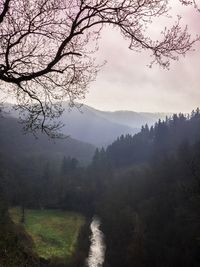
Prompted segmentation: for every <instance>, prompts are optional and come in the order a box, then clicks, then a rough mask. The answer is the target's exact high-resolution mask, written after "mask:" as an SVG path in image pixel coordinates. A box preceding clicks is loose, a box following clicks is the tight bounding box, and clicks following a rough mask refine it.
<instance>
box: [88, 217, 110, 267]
mask: <svg viewBox="0 0 200 267" xmlns="http://www.w3.org/2000/svg"><path fill="white" fill-rule="evenodd" d="M100 225H101V222H100V220H99V219H98V218H97V217H94V218H93V220H92V223H91V225H90V229H91V233H92V234H91V237H90V241H91V245H90V250H89V256H88V259H87V260H86V265H87V266H88V267H102V266H103V263H104V257H105V250H106V246H105V243H104V235H103V233H102V231H101V230H100Z"/></svg>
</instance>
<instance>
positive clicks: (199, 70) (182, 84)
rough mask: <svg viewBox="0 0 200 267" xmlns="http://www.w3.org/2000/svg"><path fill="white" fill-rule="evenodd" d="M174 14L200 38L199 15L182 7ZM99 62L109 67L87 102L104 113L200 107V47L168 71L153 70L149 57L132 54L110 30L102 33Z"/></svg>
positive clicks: (175, 9) (124, 42)
mask: <svg viewBox="0 0 200 267" xmlns="http://www.w3.org/2000/svg"><path fill="white" fill-rule="evenodd" d="M174 1H175V0H174ZM173 3H174V2H173ZM173 13H174V14H178V13H181V14H182V16H183V19H182V21H183V23H185V24H188V26H189V30H190V32H191V33H192V34H194V36H195V35H196V34H198V33H199V34H200V29H199V22H200V13H199V14H198V13H197V12H195V11H194V9H192V8H190V7H187V8H186V7H184V8H183V7H182V6H181V5H180V4H176V5H175V8H173ZM174 18H175V17H174ZM171 22H172V19H169V20H167V22H166V20H165V22H162V23H163V25H164V24H165V25H166V23H168V24H170V23H171ZM160 24H161V23H160V21H159V22H158V24H157V25H160ZM168 24H167V25H168ZM167 25H166V26H167ZM154 27H155V28H154V30H155V31H158V30H159V31H160V29H159V27H158V26H154ZM98 59H99V60H100V61H103V60H107V64H106V65H105V66H104V67H103V69H102V70H101V71H100V72H99V74H98V77H97V79H96V81H95V82H93V83H92V84H91V86H90V88H89V93H88V94H87V95H86V99H85V101H84V103H86V104H88V105H91V106H93V107H95V108H97V109H101V110H134V111H150V112H180V111H181V112H190V111H191V110H192V109H194V108H196V107H197V106H200V43H199V44H198V45H197V46H196V51H195V52H190V53H189V54H188V55H187V56H186V57H185V58H183V57H182V58H180V60H179V61H178V62H171V67H170V70H169V71H168V70H163V69H161V68H160V67H158V66H156V65H154V66H153V68H151V69H150V68H148V67H147V65H148V64H149V63H150V61H151V58H150V57H149V55H148V54H147V53H146V52H145V53H144V52H143V53H139V54H137V53H136V52H133V51H130V50H129V49H128V43H127V42H126V41H125V40H123V38H122V37H121V36H120V34H119V33H118V32H117V31H114V30H113V29H110V28H109V29H105V30H104V32H103V35H102V39H101V41H100V50H99V52H98Z"/></svg>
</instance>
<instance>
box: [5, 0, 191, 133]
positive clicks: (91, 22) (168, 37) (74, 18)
mask: <svg viewBox="0 0 200 267" xmlns="http://www.w3.org/2000/svg"><path fill="white" fill-rule="evenodd" d="M167 11H168V0H121V1H119V0H0V80H1V88H3V89H4V90H7V91H6V92H10V93H12V94H14V95H15V97H16V99H17V103H18V104H17V107H18V108H20V110H22V111H23V113H22V114H24V117H22V119H23V120H25V122H26V127H27V129H30V130H31V131H33V132H34V131H36V130H38V129H41V130H42V131H45V132H46V133H47V134H51V133H53V132H54V130H55V129H57V128H58V127H59V124H54V119H55V118H57V117H59V116H60V114H61V113H62V104H61V103H62V100H63V99H66V98H68V99H70V103H73V102H74V100H75V99H77V98H81V97H84V95H85V93H86V90H87V86H88V84H89V83H90V82H91V81H92V80H94V79H95V76H96V74H97V71H98V70H99V67H100V66H98V65H96V64H95V53H94V52H95V51H96V50H97V49H98V40H99V37H100V33H101V30H102V28H103V26H104V25H111V26H113V27H116V28H118V29H120V31H121V34H122V35H123V37H124V38H125V39H127V41H128V42H129V48H130V49H131V50H137V51H138V50H141V49H147V50H150V51H151V52H152V55H153V63H154V62H155V63H158V64H160V65H161V66H163V67H168V66H169V60H171V59H172V60H176V59H177V58H178V56H179V55H180V54H183V55H184V54H185V53H186V52H187V51H188V50H190V48H191V46H192V44H193V42H194V41H195V40H191V38H190V35H189V34H188V33H187V28H185V29H181V27H180V22H179V20H178V21H177V22H176V23H175V25H174V26H173V27H172V28H170V29H164V31H163V32H162V33H161V39H160V40H159V41H158V40H152V39H151V37H150V36H148V35H147V33H146V29H147V26H148V25H149V24H150V23H151V22H152V19H153V18H155V17H160V16H163V15H165V14H166V13H167ZM91 43H93V44H94V43H95V44H96V45H95V46H94V47H95V48H94V49H91ZM3 89H2V90H3Z"/></svg>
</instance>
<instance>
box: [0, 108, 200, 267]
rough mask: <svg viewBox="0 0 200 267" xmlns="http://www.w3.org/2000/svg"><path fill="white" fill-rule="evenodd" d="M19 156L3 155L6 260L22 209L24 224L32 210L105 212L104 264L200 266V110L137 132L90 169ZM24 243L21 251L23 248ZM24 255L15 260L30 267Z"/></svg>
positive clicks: (71, 161)
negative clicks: (14, 215)
mask: <svg viewBox="0 0 200 267" xmlns="http://www.w3.org/2000/svg"><path fill="white" fill-rule="evenodd" d="M2 138H3V136H2ZM7 152H8V151H7ZM13 154H15V151H11V152H10V155H9V154H8V153H6V151H1V165H0V166H1V172H0V174H1V176H0V177H1V179H0V181H1V183H0V189H1V201H0V211H1V216H0V218H1V228H0V229H1V230H0V234H1V246H2V245H3V246H4V247H5V248H4V250H3V249H1V260H0V262H1V261H2V260H3V259H4V260H5V261H6V257H7V254H8V255H10V254H9V253H10V252H9V251H10V250H12V246H11V247H10V244H11V243H10V242H7V241H8V237H9V238H11V236H12V235H8V236H5V229H7V228H9V230H8V229H7V230H6V231H8V232H9V231H10V232H13V234H14V233H15V235H16V231H14V230H13V225H12V223H8V222H9V221H10V218H9V215H8V208H9V207H13V206H18V207H21V211H23V210H24V215H23V212H21V216H22V215H23V216H24V220H26V210H27V209H37V210H41V209H45V210H46V209H47V210H48V209H61V210H63V211H73V212H78V213H81V214H83V215H85V216H86V217H87V218H92V216H93V215H94V214H96V215H98V216H99V217H100V218H101V221H102V226H101V227H102V231H103V232H104V234H105V240H106V247H107V248H106V255H105V266H115V267H131V266H136V267H140V266H144V267H151V266H152V267H153V266H154V267H157V266H166V267H169V266H181V267H183V266H186V267H189V266H190V267H191V266H194V267H196V266H199V264H200V256H199V248H200V230H199V229H200V228H199V225H200V213H199V212H200V209H199V206H200V167H199V166H200V111H199V109H198V108H197V109H196V110H195V111H192V113H191V114H190V115H184V114H178V115H176V114H174V115H173V116H172V117H169V118H167V117H166V119H165V120H162V121H161V120H158V121H157V122H156V123H155V125H154V126H152V127H150V128H149V127H148V125H145V126H143V127H142V128H141V131H140V132H139V133H138V134H136V135H133V136H132V135H122V136H121V137H119V138H118V139H117V140H116V141H114V142H113V143H112V144H111V145H109V146H108V147H107V148H106V149H105V148H102V149H96V151H95V153H94V156H93V159H92V161H91V163H90V164H88V165H85V166H84V165H81V164H80V162H79V161H78V160H77V159H76V158H72V157H69V156H68V157H66V156H63V158H61V159H60V161H59V162H57V161H55V159H52V158H50V159H48V158H47V159H46V161H43V162H42V164H41V158H40V157H37V156H35V155H34V154H33V156H32V158H31V157H29V158H27V156H26V154H24V155H22V156H21V158H20V160H18V157H17V152H16V157H13ZM5 155H6V156H5ZM22 159H23V160H22ZM33 163H34V164H33ZM2 237H4V238H2ZM15 238H17V237H15ZM16 240H17V239H16ZM19 246H22V249H20V251H21V252H20V253H22V251H23V244H20V245H19ZM6 253H7V254H6ZM18 253H19V252H17V251H16V254H17V256H15V257H18V258H20V257H21V260H22V262H24V263H25V262H26V260H25V259H23V257H24V256H23V255H24V254H23V253H22V255H18ZM30 258H31V257H28V259H29V260H30ZM7 260H8V259H7ZM2 262H3V261H2ZM1 264H3V263H1ZM29 264H30V263H29ZM31 264H33V263H31ZM3 266H4V265H3ZM5 266H6V265H5ZM8 266H15V265H8ZM20 266H27V265H25V264H24V265H23V264H22V263H21V265H20ZM28 266H29V265H28ZM30 266H34V264H33V265H30ZM35 266H39V265H35ZM77 266H78V265H77Z"/></svg>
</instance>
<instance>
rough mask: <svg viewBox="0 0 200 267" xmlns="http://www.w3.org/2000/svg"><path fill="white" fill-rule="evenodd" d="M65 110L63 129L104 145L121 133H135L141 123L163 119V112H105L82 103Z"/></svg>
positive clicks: (78, 137) (97, 144)
mask: <svg viewBox="0 0 200 267" xmlns="http://www.w3.org/2000/svg"><path fill="white" fill-rule="evenodd" d="M65 107H66V110H65V112H64V113H63V115H62V117H61V119H62V121H63V123H64V124H65V125H66V126H65V127H64V128H63V131H64V132H65V133H66V134H70V135H71V136H72V137H74V138H76V139H78V140H81V141H84V142H88V143H91V144H94V145H96V146H102V145H103V146H105V145H108V144H110V143H112V142H113V141H114V140H115V139H116V138H117V137H118V136H120V135H122V134H131V135H133V134H136V133H138V132H139V131H140V129H141V127H142V125H145V124H146V123H147V124H148V125H153V124H154V123H155V122H156V121H157V120H158V119H164V118H165V117H166V115H169V114H165V113H142V112H139V113H138V112H133V111H116V112H106V111H100V110H97V109H94V108H92V107H90V106H87V105H83V106H81V108H80V109H77V108H73V109H71V110H70V111H68V108H67V103H66V104H65Z"/></svg>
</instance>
